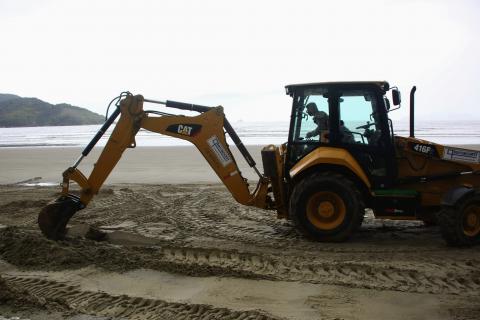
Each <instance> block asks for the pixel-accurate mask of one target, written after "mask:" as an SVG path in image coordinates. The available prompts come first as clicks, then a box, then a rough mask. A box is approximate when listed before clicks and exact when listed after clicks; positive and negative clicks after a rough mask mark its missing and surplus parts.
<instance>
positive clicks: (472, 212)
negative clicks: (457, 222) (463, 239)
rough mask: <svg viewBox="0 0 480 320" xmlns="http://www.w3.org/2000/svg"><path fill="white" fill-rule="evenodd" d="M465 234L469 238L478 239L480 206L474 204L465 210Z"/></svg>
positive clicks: (479, 232)
mask: <svg viewBox="0 0 480 320" xmlns="http://www.w3.org/2000/svg"><path fill="white" fill-rule="evenodd" d="M463 233H464V234H465V235H467V236H469V237H476V236H478V235H479V234H480V204H472V205H470V206H468V207H467V208H465V210H464V215H463Z"/></svg>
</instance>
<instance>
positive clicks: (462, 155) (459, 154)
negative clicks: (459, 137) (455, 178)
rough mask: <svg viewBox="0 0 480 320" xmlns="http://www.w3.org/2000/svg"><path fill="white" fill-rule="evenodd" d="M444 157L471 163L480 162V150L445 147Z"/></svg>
mask: <svg viewBox="0 0 480 320" xmlns="http://www.w3.org/2000/svg"><path fill="white" fill-rule="evenodd" d="M443 159H445V160H453V161H464V162H470V163H480V152H479V151H474V150H466V149H457V148H449V147H445V148H444V151H443Z"/></svg>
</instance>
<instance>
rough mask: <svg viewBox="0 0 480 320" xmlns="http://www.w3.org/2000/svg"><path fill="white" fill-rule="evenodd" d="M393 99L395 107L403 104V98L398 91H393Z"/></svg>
mask: <svg viewBox="0 0 480 320" xmlns="http://www.w3.org/2000/svg"><path fill="white" fill-rule="evenodd" d="M392 99H393V105H394V106H399V105H400V103H401V102H402V96H401V94H400V91H399V90H398V89H392Z"/></svg>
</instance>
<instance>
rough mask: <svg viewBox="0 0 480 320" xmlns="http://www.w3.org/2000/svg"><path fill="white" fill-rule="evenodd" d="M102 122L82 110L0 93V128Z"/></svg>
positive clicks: (101, 117) (99, 118)
mask: <svg viewBox="0 0 480 320" xmlns="http://www.w3.org/2000/svg"><path fill="white" fill-rule="evenodd" d="M103 122H104V117H103V116H101V115H99V114H97V113H94V112H91V111H89V110H87V109H84V108H80V107H75V106H72V105H69V104H66V103H61V104H56V105H53V104H50V103H48V102H45V101H42V100H40V99H37V98H22V97H19V96H16V95H13V94H1V93H0V127H40V126H74V125H84V124H101V123H103Z"/></svg>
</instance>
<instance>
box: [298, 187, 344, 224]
mask: <svg viewBox="0 0 480 320" xmlns="http://www.w3.org/2000/svg"><path fill="white" fill-rule="evenodd" d="M345 216H346V207H345V203H344V202H343V200H342V198H340V196H338V195H337V194H336V193H333V192H329V191H320V192H316V193H314V194H313V195H312V196H311V197H310V199H308V202H307V218H308V220H309V221H310V223H312V224H313V225H314V226H315V227H317V228H318V229H321V230H333V229H335V228H337V227H338V226H340V225H341V224H342V222H343V221H344V220H345Z"/></svg>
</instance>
